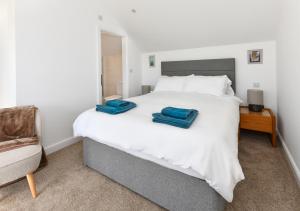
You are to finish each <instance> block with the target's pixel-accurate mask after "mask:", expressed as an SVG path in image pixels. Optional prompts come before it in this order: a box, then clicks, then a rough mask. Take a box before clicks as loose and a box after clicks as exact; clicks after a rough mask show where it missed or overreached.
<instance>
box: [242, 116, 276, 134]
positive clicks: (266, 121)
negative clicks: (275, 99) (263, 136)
mask: <svg viewBox="0 0 300 211" xmlns="http://www.w3.org/2000/svg"><path fill="white" fill-rule="evenodd" d="M240 128H242V129H248V130H255V131H260V132H268V133H272V131H273V128H272V118H271V117H261V116H249V115H241V119H240Z"/></svg>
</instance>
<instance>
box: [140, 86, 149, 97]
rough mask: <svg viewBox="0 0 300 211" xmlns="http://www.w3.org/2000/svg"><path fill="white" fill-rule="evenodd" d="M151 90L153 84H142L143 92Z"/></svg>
mask: <svg viewBox="0 0 300 211" xmlns="http://www.w3.org/2000/svg"><path fill="white" fill-rule="evenodd" d="M150 92H151V85H142V94H143V95H145V94H148V93H150Z"/></svg>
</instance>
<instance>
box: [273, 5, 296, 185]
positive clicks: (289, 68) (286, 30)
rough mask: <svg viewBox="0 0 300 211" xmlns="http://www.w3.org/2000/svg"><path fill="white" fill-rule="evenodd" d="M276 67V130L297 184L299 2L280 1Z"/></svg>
mask: <svg viewBox="0 0 300 211" xmlns="http://www.w3.org/2000/svg"><path fill="white" fill-rule="evenodd" d="M281 8H282V15H281V16H280V20H281V21H280V23H279V31H278V40H277V45H278V49H277V63H278V68H277V70H278V73H277V74H278V80H277V82H278V85H277V86H278V87H277V90H278V128H279V132H280V134H281V136H282V139H283V140H282V141H283V145H284V147H285V149H286V150H287V152H288V155H289V156H290V160H291V163H292V165H293V166H294V169H295V171H296V174H297V175H298V179H299V182H300V130H299V126H300V110H299V108H300V98H299V96H300V95H299V90H300V83H299V79H300V68H299V59H300V1H299V0H282V6H281Z"/></svg>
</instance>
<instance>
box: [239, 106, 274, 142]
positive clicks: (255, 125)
mask: <svg viewBox="0 0 300 211" xmlns="http://www.w3.org/2000/svg"><path fill="white" fill-rule="evenodd" d="M240 129H247V130H253V131H259V132H265V133H269V134H270V135H271V142H272V146H273V147H276V118H275V116H274V114H273V112H272V110H271V109H267V108H265V109H263V111H262V112H252V111H249V109H248V107H246V106H241V107H240Z"/></svg>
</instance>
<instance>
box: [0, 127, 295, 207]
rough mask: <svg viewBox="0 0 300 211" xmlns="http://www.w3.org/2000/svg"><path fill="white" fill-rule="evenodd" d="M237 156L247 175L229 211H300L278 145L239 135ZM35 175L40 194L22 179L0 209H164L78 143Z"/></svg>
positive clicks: (1, 197)
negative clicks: (89, 161) (87, 161)
mask: <svg viewBox="0 0 300 211" xmlns="http://www.w3.org/2000/svg"><path fill="white" fill-rule="evenodd" d="M239 158H240V162H241V165H242V168H243V171H244V173H245V176H246V179H245V180H244V181H242V182H240V183H239V184H238V185H237V187H236V189H235V192H234V201H233V202H232V203H230V204H227V206H226V211H229V210H266V211H273V210H274V211H275V210H276V211H277V210H278V211H285V210H291V211H298V210H300V191H299V186H298V185H297V183H296V181H295V178H294V177H293V173H292V172H291V169H290V167H289V165H288V163H287V161H286V158H285V155H284V152H283V151H282V147H281V146H279V147H277V148H272V147H271V144H270V142H269V141H268V137H267V136H264V135H255V134H247V133H245V134H242V136H241V141H240V144H239ZM48 159H49V165H48V166H47V167H46V168H44V169H42V170H41V171H39V172H37V173H36V174H35V178H36V184H37V190H38V192H39V196H38V197H37V198H36V199H32V198H31V194H30V192H29V188H28V185H27V181H26V180H22V181H19V182H17V183H14V184H12V185H9V186H7V187H4V188H1V189H0V210H43V211H44V210H107V211H108V210H109V211H110V210H113V211H114V210H116V211H117V210H122V211H135V210H153V211H155V210H163V209H162V208H161V207H159V206H157V205H156V204H154V203H152V202H150V201H148V200H146V199H144V198H143V197H141V196H139V195H138V194H135V193H134V192H132V191H130V190H128V189H127V188H125V187H123V186H121V185H119V184H117V183H115V182H113V181H111V180H110V179H108V178H107V177H105V176H102V175H101V174H99V173H97V172H96V171H94V170H91V169H89V168H87V167H85V166H84V165H83V163H82V143H78V144H74V145H72V146H70V147H67V148H65V149H63V150H61V151H58V152H56V153H54V154H51V155H50V156H49V157H48Z"/></svg>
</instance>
